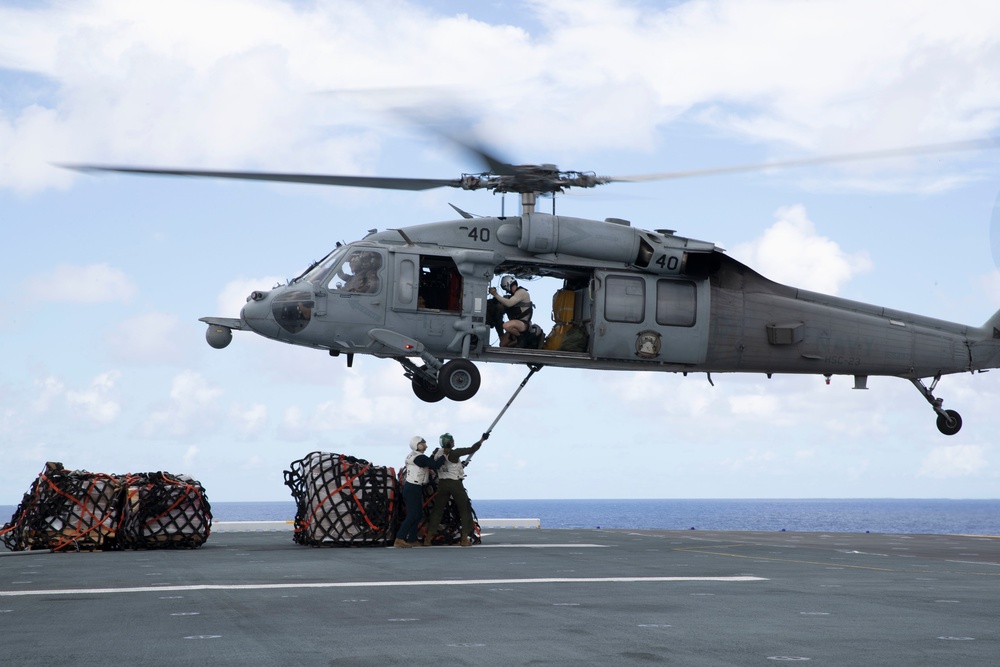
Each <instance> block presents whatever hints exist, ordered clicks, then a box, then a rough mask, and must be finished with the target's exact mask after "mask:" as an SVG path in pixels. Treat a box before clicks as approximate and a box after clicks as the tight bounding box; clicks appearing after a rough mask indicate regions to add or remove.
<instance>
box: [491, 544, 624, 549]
mask: <svg viewBox="0 0 1000 667" xmlns="http://www.w3.org/2000/svg"><path fill="white" fill-rule="evenodd" d="M609 546H610V545H608V544H477V545H476V548H477V549H576V548H580V549H587V548H591V549H607V548H608V547H609Z"/></svg>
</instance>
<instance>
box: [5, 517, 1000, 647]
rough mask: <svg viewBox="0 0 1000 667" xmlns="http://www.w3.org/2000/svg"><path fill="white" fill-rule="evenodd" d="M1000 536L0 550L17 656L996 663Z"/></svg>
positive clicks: (551, 536)
mask: <svg viewBox="0 0 1000 667" xmlns="http://www.w3.org/2000/svg"><path fill="white" fill-rule="evenodd" d="M998 617H1000V539H995V538H989V537H978V536H941V535H875V534H841V533H826V534H821V533H756V532H754V533H747V532H714V531H607V530H538V529H525V530H498V531H493V532H492V533H491V534H490V533H489V532H488V534H486V535H484V544H483V545H482V546H476V547H470V548H462V547H430V548H414V549H391V548H354V549H330V548H325V549H317V548H309V547H301V546H298V545H295V544H294V543H292V541H291V536H290V535H289V534H288V533H287V532H254V533H228V532H226V533H216V534H213V536H212V537H211V538H210V540H209V542H208V543H207V544H206V545H205V546H204V547H202V548H201V549H197V550H190V551H135V552H133V551H127V552H105V553H79V554H50V553H47V552H44V553H32V554H10V553H5V554H3V555H0V632H2V636H3V637H4V642H3V645H2V648H0V650H2V651H3V658H4V662H5V663H6V664H11V665H49V664H56V663H59V662H67V663H70V664H77V665H104V664H108V663H109V662H112V661H127V662H129V663H132V662H137V663H141V664H144V665H167V664H195V663H196V662H197V663H200V664H211V665H276V664H286V663H287V664H296V665H394V664H407V665H423V664H456V665H461V664H468V665H521V664H524V665H527V664H532V665H588V664H656V663H661V664H679V665H754V664H759V665H768V664H774V663H776V662H804V663H808V664H826V665H853V664H866V665H923V664H942V665H959V664H961V665H995V664H997V662H996V656H997V655H1000V643H998V639H1000V622H998V621H997V618H998Z"/></svg>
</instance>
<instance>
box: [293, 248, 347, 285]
mask: <svg viewBox="0 0 1000 667" xmlns="http://www.w3.org/2000/svg"><path fill="white" fill-rule="evenodd" d="M346 252H347V248H346V247H343V246H342V247H339V248H337V249H336V250H334V251H333V252H331V253H330V254H329V255H327V256H326V257H324V258H323V259H322V260H320V261H319V262H317V263H316V265H315V266H313V267H312V268H310V269H308V270H307V271H306V272H305V274H303V276H302V280H305V281H306V282H310V283H312V284H314V285H322V284H323V283H325V282H326V280H327V278H329V277H330V271H331V270H332V269H333V267H334V266H336V265H337V264H338V263H339V262H340V260H342V259H343V258H344V254H345V253H346Z"/></svg>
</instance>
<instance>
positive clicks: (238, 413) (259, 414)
mask: <svg viewBox="0 0 1000 667" xmlns="http://www.w3.org/2000/svg"><path fill="white" fill-rule="evenodd" d="M229 415H230V417H231V419H232V421H233V424H234V426H235V428H236V430H237V431H239V432H240V433H244V434H246V435H260V434H261V432H262V431H263V430H264V428H265V427H266V426H267V406H266V405H263V404H261V403H255V404H254V405H251V406H249V407H246V408H244V407H242V406H238V405H234V406H233V407H232V408H231V409H230V412H229Z"/></svg>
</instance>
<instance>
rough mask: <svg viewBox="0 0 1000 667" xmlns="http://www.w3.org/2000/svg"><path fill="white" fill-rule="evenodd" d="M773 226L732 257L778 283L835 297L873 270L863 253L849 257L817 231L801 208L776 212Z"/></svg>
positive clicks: (866, 255) (789, 208)
mask: <svg viewBox="0 0 1000 667" xmlns="http://www.w3.org/2000/svg"><path fill="white" fill-rule="evenodd" d="M775 219H776V221H775V223H774V224H773V225H771V226H770V227H768V228H767V230H765V231H764V234H763V235H762V236H761V237H760V238H758V239H756V240H754V241H751V242H750V243H745V244H741V245H739V246H736V247H735V248H733V251H732V254H733V256H738V257H740V258H741V260H742V261H744V262H745V263H747V264H749V265H750V266H753V267H754V268H755V269H757V270H758V271H759V272H760V273H762V274H763V275H765V276H767V277H768V278H770V279H772V280H775V281H777V282H780V283H785V284H788V285H792V286H794V287H801V288H804V289H809V290H813V291H815V292H824V293H826V294H836V293H837V292H839V291H840V287H841V286H842V285H843V284H844V283H846V282H848V281H849V280H850V279H851V278H853V277H854V276H855V275H857V274H859V273H863V272H865V271H869V270H871V268H872V262H871V259H870V258H869V257H868V254H867V253H865V252H857V253H854V254H848V253H846V252H844V251H843V250H841V248H840V246H839V245H838V244H837V243H836V242H835V241H832V240H830V239H828V238H827V237H825V236H821V235H819V234H818V233H817V232H816V228H815V226H814V225H813V223H812V222H811V221H810V220H809V218H808V217H807V216H806V210H805V207H803V206H788V207H784V208H780V209H778V210H777V211H776V212H775Z"/></svg>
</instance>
